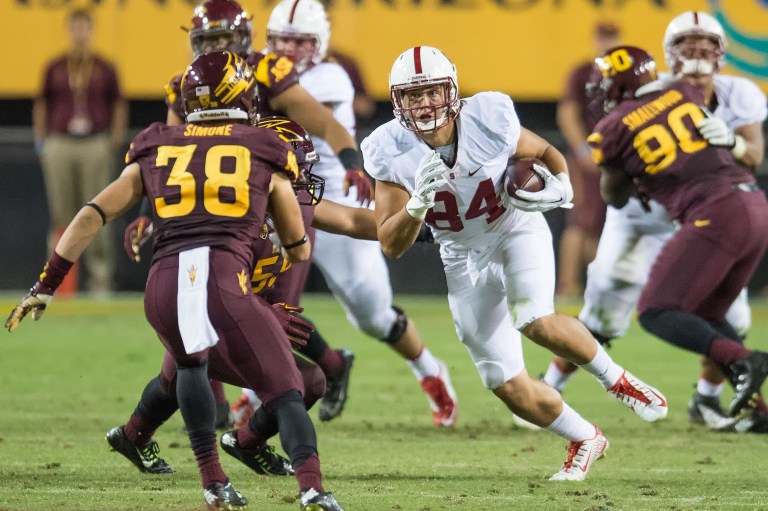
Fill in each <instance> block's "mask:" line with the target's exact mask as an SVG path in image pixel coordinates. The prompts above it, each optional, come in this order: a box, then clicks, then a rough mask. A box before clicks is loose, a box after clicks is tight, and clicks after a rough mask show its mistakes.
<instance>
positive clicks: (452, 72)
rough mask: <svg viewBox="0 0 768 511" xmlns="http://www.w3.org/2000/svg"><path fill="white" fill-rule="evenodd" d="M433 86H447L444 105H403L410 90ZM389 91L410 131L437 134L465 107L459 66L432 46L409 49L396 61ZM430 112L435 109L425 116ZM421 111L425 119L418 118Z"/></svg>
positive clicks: (395, 110)
mask: <svg viewBox="0 0 768 511" xmlns="http://www.w3.org/2000/svg"><path fill="white" fill-rule="evenodd" d="M430 85H442V86H443V87H444V93H445V96H444V98H445V101H444V102H443V103H441V104H438V105H431V106H429V107H424V106H417V107H413V108H407V107H405V106H404V105H403V96H404V95H405V93H406V92H407V91H409V90H413V89H418V88H422V87H426V86H430ZM389 91H390V94H391V97H392V107H393V109H394V110H393V112H394V114H395V118H396V119H397V120H398V121H400V124H402V125H403V127H404V128H405V129H407V130H410V131H418V132H421V133H430V132H433V131H435V130H437V129H439V128H441V127H443V126H445V125H446V124H449V123H450V122H452V121H453V120H454V119H455V118H456V116H457V115H458V114H459V109H460V108H461V102H460V101H459V81H458V79H457V78H456V66H455V65H454V64H453V62H451V60H450V59H449V58H448V57H446V56H445V54H444V53H443V52H441V51H440V50H438V49H437V48H432V47H431V46H416V47H414V48H409V49H408V50H406V51H405V52H403V53H402V54H401V55H400V56H399V57H397V59H395V63H394V64H393V65H392V70H391V71H390V72H389ZM426 109H431V110H432V113H431V114H426V115H424V112H425V110H426ZM418 111H421V113H422V115H421V117H424V119H423V120H419V119H417V118H416V114H417V112H418ZM427 117H429V119H427Z"/></svg>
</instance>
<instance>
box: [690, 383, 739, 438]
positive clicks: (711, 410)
mask: <svg viewBox="0 0 768 511" xmlns="http://www.w3.org/2000/svg"><path fill="white" fill-rule="evenodd" d="M688 421H689V422H691V423H692V424H701V425H703V426H706V427H707V428H709V429H712V430H714V431H733V426H734V424H735V423H736V419H734V418H732V417H728V415H726V413H725V411H724V410H723V409H722V408H720V399H719V398H717V397H715V396H702V395H701V394H699V393H698V392H694V393H693V397H691V400H690V401H688Z"/></svg>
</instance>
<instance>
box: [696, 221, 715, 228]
mask: <svg viewBox="0 0 768 511" xmlns="http://www.w3.org/2000/svg"><path fill="white" fill-rule="evenodd" d="M711 223H712V222H710V221H709V220H694V221H693V225H694V226H696V227H706V226H708V225H709V224H711Z"/></svg>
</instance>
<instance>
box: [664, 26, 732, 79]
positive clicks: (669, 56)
mask: <svg viewBox="0 0 768 511" xmlns="http://www.w3.org/2000/svg"><path fill="white" fill-rule="evenodd" d="M687 36H701V37H706V38H708V39H710V40H711V41H712V42H714V43H715V44H716V45H717V50H716V51H715V54H714V55H713V56H712V57H711V58H709V59H706V58H705V59H690V58H685V57H684V56H683V55H682V53H681V52H680V43H681V42H682V41H683V39H684V38H685V37H687ZM727 47H728V45H727V42H726V39H725V31H724V30H723V27H722V25H720V22H719V21H717V20H716V19H715V18H714V17H713V16H712V15H710V14H707V13H706V12H701V11H688V12H684V13H682V14H680V15H679V16H676V17H675V18H674V19H673V20H672V21H670V22H669V25H667V30H666V32H665V33H664V60H665V62H666V64H667V67H668V68H669V71H670V72H671V73H672V75H673V76H674V77H675V78H679V77H680V76H684V75H689V74H705V75H706V74H712V73H716V72H717V71H719V70H720V69H721V68H722V67H723V65H724V63H725V52H726V49H727Z"/></svg>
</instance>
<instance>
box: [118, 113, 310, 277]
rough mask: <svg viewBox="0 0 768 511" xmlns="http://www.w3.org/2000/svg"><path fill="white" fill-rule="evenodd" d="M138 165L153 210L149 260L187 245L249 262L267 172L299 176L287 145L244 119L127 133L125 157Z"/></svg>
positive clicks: (158, 125)
mask: <svg viewBox="0 0 768 511" xmlns="http://www.w3.org/2000/svg"><path fill="white" fill-rule="evenodd" d="M133 162H137V163H138V164H139V165H140V166H141V177H142V180H143V182H144V190H145V193H146V195H147V197H148V198H149V202H150V205H151V206H152V212H153V216H154V221H153V223H154V226H155V231H156V232H155V236H154V238H155V242H154V247H153V261H155V260H157V259H160V258H162V257H165V256H168V255H172V254H176V253H179V252H181V251H183V250H188V249H191V248H196V247H202V246H210V247H216V248H222V249H225V250H229V251H231V252H233V253H235V254H237V255H238V256H240V257H242V258H243V262H244V264H246V265H247V267H251V263H252V262H253V257H252V245H253V240H254V238H256V237H258V236H259V232H260V230H261V226H262V225H263V224H264V217H265V214H266V210H267V203H268V199H269V183H270V180H271V178H272V173H273V172H275V171H283V172H286V173H287V174H289V175H291V177H295V176H296V175H297V174H298V168H297V166H296V157H295V155H294V154H293V151H292V149H291V146H290V144H288V143H286V142H284V141H283V140H281V139H280V137H279V136H278V135H277V134H276V133H275V132H274V131H272V130H269V129H266V128H256V127H253V126H247V125H244V124H224V125H218V126H202V125H197V124H182V125H180V126H166V125H165V124H163V123H159V122H157V123H154V124H152V125H150V126H149V128H147V129H145V130H144V131H142V132H141V133H139V134H138V135H136V138H134V140H133V142H132V143H131V147H130V149H129V151H128V154H127V156H126V163H128V164H130V163H133Z"/></svg>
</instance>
